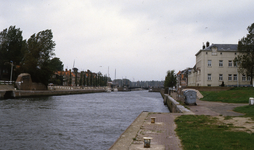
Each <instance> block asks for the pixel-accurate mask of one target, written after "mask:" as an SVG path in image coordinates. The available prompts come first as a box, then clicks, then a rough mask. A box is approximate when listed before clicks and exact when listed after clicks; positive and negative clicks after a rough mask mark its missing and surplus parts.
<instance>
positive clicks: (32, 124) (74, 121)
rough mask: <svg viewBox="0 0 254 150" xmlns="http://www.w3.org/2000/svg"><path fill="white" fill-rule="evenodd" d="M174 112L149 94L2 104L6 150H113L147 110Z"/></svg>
mask: <svg viewBox="0 0 254 150" xmlns="http://www.w3.org/2000/svg"><path fill="white" fill-rule="evenodd" d="M142 111H151V112H168V109H167V108H166V107H165V106H164V105H163V102H162V98H161V96H160V94H159V93H149V92H147V91H138V92H116V93H95V94H82V95H64V96H52V97H40V98H23V99H9V100H3V101H0V116H1V117H0V140H1V143H0V144H1V145H0V147H1V148H2V149H91V150H94V149H98V150H101V149H108V148H109V147H110V146H111V145H112V144H113V143H114V142H115V141H116V139H117V138H118V137H119V136H120V134H121V133H122V132H123V131H124V130H125V129H126V128H127V127H128V126H129V125H130V124H131V123H132V122H133V120H134V119H135V118H136V117H137V116H138V115H139V114H140V113H141V112H142Z"/></svg>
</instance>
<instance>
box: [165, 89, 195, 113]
mask: <svg viewBox="0 0 254 150" xmlns="http://www.w3.org/2000/svg"><path fill="white" fill-rule="evenodd" d="M163 102H164V105H167V106H168V109H169V110H170V112H171V113H185V114H193V113H192V112H191V111H190V110H188V109H187V108H185V107H184V106H182V105H180V104H179V102H177V101H176V100H174V99H173V98H172V97H171V96H169V95H168V94H164V99H163Z"/></svg>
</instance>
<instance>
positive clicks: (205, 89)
mask: <svg viewBox="0 0 254 150" xmlns="http://www.w3.org/2000/svg"><path fill="white" fill-rule="evenodd" d="M231 88H232V87H220V86H216V87H215V86H213V87H212V86H187V87H184V88H183V89H196V90H198V91H227V90H230V89H231Z"/></svg>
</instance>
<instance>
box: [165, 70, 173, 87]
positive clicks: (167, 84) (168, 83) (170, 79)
mask: <svg viewBox="0 0 254 150" xmlns="http://www.w3.org/2000/svg"><path fill="white" fill-rule="evenodd" d="M175 85H176V75H175V70H168V71H167V76H166V77H165V82H164V87H165V89H166V88H168V87H173V86H175Z"/></svg>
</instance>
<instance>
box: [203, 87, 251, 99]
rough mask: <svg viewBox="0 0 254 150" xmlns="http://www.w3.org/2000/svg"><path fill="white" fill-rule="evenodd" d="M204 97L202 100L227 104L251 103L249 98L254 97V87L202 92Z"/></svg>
mask: <svg viewBox="0 0 254 150" xmlns="http://www.w3.org/2000/svg"><path fill="white" fill-rule="evenodd" d="M200 93H201V94H202V95H203V96H204V98H202V99H201V100H204V101H216V102H225V103H249V98H250V97H254V88H253V87H237V88H232V89H230V90H227V91H219V92H215V91H200Z"/></svg>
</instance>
